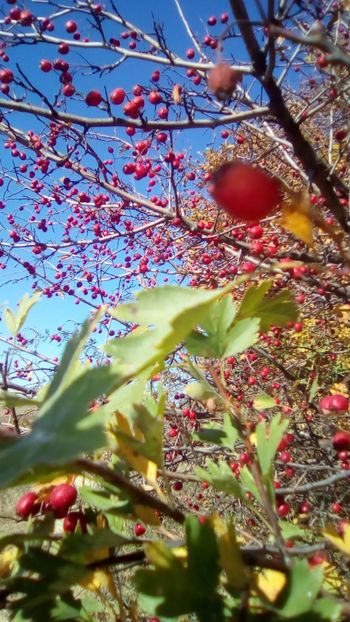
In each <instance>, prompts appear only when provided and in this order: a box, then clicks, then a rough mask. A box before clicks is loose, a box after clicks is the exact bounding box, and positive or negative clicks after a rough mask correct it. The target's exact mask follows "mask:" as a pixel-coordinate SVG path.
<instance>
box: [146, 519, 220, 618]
mask: <svg viewBox="0 0 350 622" xmlns="http://www.w3.org/2000/svg"><path fill="white" fill-rule="evenodd" d="M186 540H187V552H188V556H187V560H184V559H183V558H182V557H181V558H178V557H177V556H176V553H175V552H173V551H172V550H171V549H170V548H168V547H167V546H166V545H165V544H164V543H162V542H153V543H150V544H147V545H146V546H145V550H146V555H147V556H148V558H149V560H150V561H151V562H152V564H153V565H154V568H153V569H149V570H139V571H138V572H137V573H136V576H135V581H136V585H137V588H138V591H139V592H141V594H143V595H146V596H147V601H148V607H150V606H152V605H153V608H154V610H155V612H156V613H157V615H160V616H171V617H173V616H180V615H182V614H185V613H189V614H191V613H195V614H196V615H197V617H198V620H200V622H223V607H222V600H221V597H220V596H219V595H218V594H217V587H218V582H219V573H220V568H219V550H218V545H217V541H216V537H215V533H214V530H213V527H212V525H211V524H210V522H209V521H205V522H204V523H201V522H200V521H198V519H197V518H196V517H194V516H193V517H187V519H186ZM186 562H187V563H186Z"/></svg>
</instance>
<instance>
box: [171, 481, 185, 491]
mask: <svg viewBox="0 0 350 622" xmlns="http://www.w3.org/2000/svg"><path fill="white" fill-rule="evenodd" d="M182 488H183V484H182V482H174V483H173V490H176V491H178V490H182Z"/></svg>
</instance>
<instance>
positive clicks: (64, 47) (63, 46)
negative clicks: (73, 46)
mask: <svg viewBox="0 0 350 622" xmlns="http://www.w3.org/2000/svg"><path fill="white" fill-rule="evenodd" d="M58 51H59V53H60V54H64V55H65V54H68V52H69V45H67V43H60V44H59V46H58Z"/></svg>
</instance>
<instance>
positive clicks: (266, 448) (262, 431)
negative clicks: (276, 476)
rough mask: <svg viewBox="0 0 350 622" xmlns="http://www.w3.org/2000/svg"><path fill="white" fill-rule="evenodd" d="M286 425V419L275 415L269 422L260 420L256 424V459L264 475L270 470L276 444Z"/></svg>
mask: <svg viewBox="0 0 350 622" xmlns="http://www.w3.org/2000/svg"><path fill="white" fill-rule="evenodd" d="M288 425H289V423H288V421H286V420H285V419H282V420H281V417H280V415H276V416H275V417H273V419H271V421H270V423H269V424H267V423H266V421H260V422H259V423H258V425H257V426H256V436H257V442H258V444H257V452H258V459H259V464H260V468H261V472H262V474H263V476H264V477H265V476H266V475H268V474H269V473H270V472H271V469H272V463H273V460H274V457H275V455H276V452H277V448H278V445H279V444H280V442H281V439H282V436H283V434H284V432H285V431H286V429H287V428H288Z"/></svg>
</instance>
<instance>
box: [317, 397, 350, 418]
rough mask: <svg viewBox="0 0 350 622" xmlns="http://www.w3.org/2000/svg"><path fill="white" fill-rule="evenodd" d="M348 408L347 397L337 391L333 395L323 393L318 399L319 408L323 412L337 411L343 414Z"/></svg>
mask: <svg viewBox="0 0 350 622" xmlns="http://www.w3.org/2000/svg"><path fill="white" fill-rule="evenodd" d="M348 408H349V398H347V397H346V396H345V395H341V394H339V393H334V394H333V395H325V396H324V397H322V399H321V400H320V410H321V411H322V412H323V413H324V414H329V413H337V414H343V413H345V412H347V410H348Z"/></svg>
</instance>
